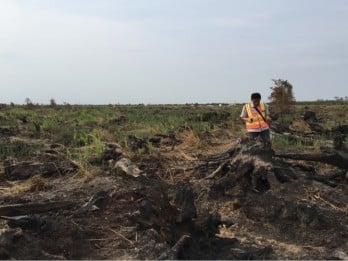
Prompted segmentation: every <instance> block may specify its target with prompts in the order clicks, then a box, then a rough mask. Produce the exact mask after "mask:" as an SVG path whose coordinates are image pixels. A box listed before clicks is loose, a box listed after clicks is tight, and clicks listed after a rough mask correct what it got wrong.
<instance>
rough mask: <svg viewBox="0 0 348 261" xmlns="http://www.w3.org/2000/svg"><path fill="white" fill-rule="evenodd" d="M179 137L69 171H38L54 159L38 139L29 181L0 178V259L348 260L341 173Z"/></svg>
mask: <svg viewBox="0 0 348 261" xmlns="http://www.w3.org/2000/svg"><path fill="white" fill-rule="evenodd" d="M180 138H181V140H183V142H182V143H180V144H176V145H175V146H169V145H160V146H159V147H158V148H156V149H155V150H154V151H153V152H151V153H149V154H143V155H140V156H139V155H138V156H135V155H133V156H132V155H123V156H122V152H120V151H117V150H118V148H117V146H116V147H115V146H114V147H113V146H109V148H108V152H107V153H106V154H107V155H108V156H109V158H108V159H107V160H105V161H99V162H98V161H96V163H94V164H93V166H92V167H88V169H86V168H84V167H83V166H78V165H77V167H76V169H73V170H72V171H71V172H70V171H65V170H66V168H64V167H66V166H67V165H66V164H65V165H64V164H63V165H59V166H60V168H61V169H59V168H57V170H56V171H55V170H52V168H49V167H47V166H46V165H45V164H46V163H47V162H54V164H53V165H52V166H57V164H58V163H57V162H56V161H54V160H52V157H51V158H49V159H50V160H47V154H49V155H51V154H55V155H60V151H59V148H55V149H53V150H52V151H47V149H48V148H51V147H52V146H51V144H49V143H48V142H47V141H45V144H46V146H45V148H44V149H42V154H41V156H40V155H39V156H38V157H37V158H35V160H36V161H37V162H38V163H42V164H44V166H42V165H36V166H39V168H40V169H39V171H38V173H36V175H33V176H30V177H27V178H25V179H22V180H12V179H9V178H8V177H7V178H5V175H3V176H4V177H3V179H2V181H1V183H0V202H1V207H0V216H2V217H1V221H0V258H2V259H11V258H15V259H348V243H347V242H348V240H347V238H348V207H347V202H348V185H347V179H348V177H347V169H342V168H338V167H335V166H332V165H328V164H323V163H320V162H311V161H301V160H291V159H280V158H277V157H275V156H274V155H273V154H272V151H271V150H269V149H265V148H263V147H262V146H261V147H256V148H253V146H254V145H250V144H249V143H244V142H243V141H237V139H235V138H233V137H232V136H231V135H229V134H228V133H227V132H224V133H220V134H219V135H218V136H217V135H216V136H212V137H207V140H206V141H203V143H202V141H199V140H197V139H196V138H195V137H193V136H192V133H186V134H185V133H184V134H183V136H182V137H180ZM34 141H35V142H38V140H34ZM231 148H232V152H231V150H230V153H227V154H226V153H223V152H226V151H228V150H229V149H231ZM254 149H255V150H254ZM110 150H116V151H117V152H116V153H115V152H110ZM110 155H111V156H110ZM272 155H273V156H272ZM122 157H124V158H127V159H129V158H130V160H131V162H132V164H133V163H134V166H133V167H134V168H135V169H136V168H137V167H138V168H139V172H138V171H134V168H128V169H127V168H122V167H120V165H117V164H116V163H117V162H119V160H120V158H122ZM55 159H56V158H55ZM59 162H64V159H63V158H60V160H59ZM17 163H18V162H7V163H5V164H4V165H3V166H2V168H1V169H2V172H6V171H5V167H8V165H11V164H12V165H11V166H17V165H16V164H17ZM6 164H7V165H6ZM116 165H117V166H116ZM59 166H58V167H59ZM68 166H70V165H68ZM127 166H128V165H127ZM34 167H35V166H34ZM70 167H71V166H70ZM128 167H129V166H128ZM219 167H220V169H219ZM28 168H29V167H28V165H24V169H21V171H20V173H21V174H23V173H25V170H26V169H28ZM40 171H41V172H40ZM44 171H46V172H45V173H46V175H42V172H44ZM48 171H51V172H49V173H51V174H49V173H48ZM7 174H8V175H10V174H11V173H7ZM317 176H319V177H324V179H323V180H324V181H329V182H323V180H320V179H319V180H318V179H317V180H316V179H312V178H313V177H317ZM255 177H256V182H257V186H258V187H257V191H255V190H254V189H253V188H252V179H253V178H255ZM330 182H332V183H330ZM31 204H32V205H31ZM33 204H34V205H33ZM35 204H39V205H35Z"/></svg>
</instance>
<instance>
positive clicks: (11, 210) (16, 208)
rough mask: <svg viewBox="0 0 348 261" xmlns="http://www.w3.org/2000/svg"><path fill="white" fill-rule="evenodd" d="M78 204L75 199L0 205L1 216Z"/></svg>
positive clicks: (24, 213) (38, 211) (42, 211)
mask: <svg viewBox="0 0 348 261" xmlns="http://www.w3.org/2000/svg"><path fill="white" fill-rule="evenodd" d="M76 204H78V203H77V202H74V201H55V202H47V203H29V204H15V205H7V206H0V216H7V217H13V216H24V215H30V214H37V213H45V212H50V211H55V210H60V209H67V208H71V207H73V206H75V205H76Z"/></svg>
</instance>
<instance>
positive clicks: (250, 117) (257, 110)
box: [240, 92, 271, 145]
mask: <svg viewBox="0 0 348 261" xmlns="http://www.w3.org/2000/svg"><path fill="white" fill-rule="evenodd" d="M240 117H241V119H242V120H243V121H244V122H245V126H246V130H247V132H248V133H249V137H250V138H251V139H252V140H261V141H262V142H264V143H265V144H267V145H270V144H271V138H270V132H269V123H270V121H271V117H270V116H269V110H268V106H267V105H266V104H265V103H263V102H261V94H260V93H257V92H256V93H252V94H251V102H249V103H246V104H245V105H244V106H243V109H242V113H241V115H240Z"/></svg>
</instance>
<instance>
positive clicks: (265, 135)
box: [249, 129, 271, 144]
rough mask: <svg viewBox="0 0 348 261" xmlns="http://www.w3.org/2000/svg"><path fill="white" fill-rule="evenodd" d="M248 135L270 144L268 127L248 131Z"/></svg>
mask: <svg viewBox="0 0 348 261" xmlns="http://www.w3.org/2000/svg"><path fill="white" fill-rule="evenodd" d="M249 137H250V139H252V140H260V141H262V142H264V143H265V144H271V137H270V134H269V129H267V130H264V131H260V132H249Z"/></svg>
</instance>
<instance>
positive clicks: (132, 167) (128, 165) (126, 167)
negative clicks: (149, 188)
mask: <svg viewBox="0 0 348 261" xmlns="http://www.w3.org/2000/svg"><path fill="white" fill-rule="evenodd" d="M114 169H115V170H116V171H120V172H121V173H124V174H127V175H130V176H133V177H135V178H137V177H139V176H141V175H144V173H143V171H142V170H140V169H139V168H138V166H137V165H136V164H134V163H133V162H131V161H130V159H128V158H121V159H120V160H118V161H117V162H116V164H115V166H114Z"/></svg>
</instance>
